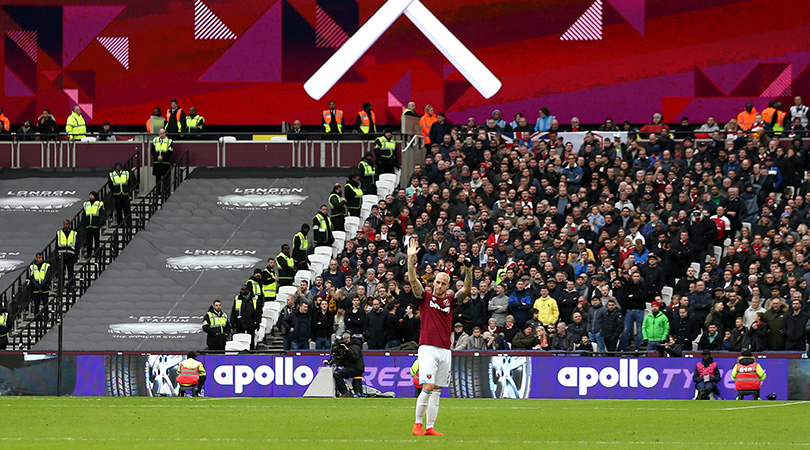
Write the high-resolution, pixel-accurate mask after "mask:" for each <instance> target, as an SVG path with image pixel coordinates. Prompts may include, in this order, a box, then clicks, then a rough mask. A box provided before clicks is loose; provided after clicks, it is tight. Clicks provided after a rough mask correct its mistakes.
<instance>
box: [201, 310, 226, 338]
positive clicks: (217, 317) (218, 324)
mask: <svg viewBox="0 0 810 450" xmlns="http://www.w3.org/2000/svg"><path fill="white" fill-rule="evenodd" d="M206 315H207V316H208V325H209V326H210V327H211V328H219V333H218V334H225V326H226V325H228V315H227V314H225V313H224V312H223V313H222V314H214V313H212V312H211V311H208V312H207V313H206Z"/></svg>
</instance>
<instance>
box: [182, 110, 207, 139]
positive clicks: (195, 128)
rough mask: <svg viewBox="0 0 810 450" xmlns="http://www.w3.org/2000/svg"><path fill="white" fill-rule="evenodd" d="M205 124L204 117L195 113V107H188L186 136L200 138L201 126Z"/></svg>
mask: <svg viewBox="0 0 810 450" xmlns="http://www.w3.org/2000/svg"><path fill="white" fill-rule="evenodd" d="M204 125H205V117H203V116H199V115H197V107H196V106H192V107H191V108H189V109H188V115H187V116H186V133H187V134H186V138H188V139H196V140H200V139H202V138H203V136H202V132H203V126H204Z"/></svg>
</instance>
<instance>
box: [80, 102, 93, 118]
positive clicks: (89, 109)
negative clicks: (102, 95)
mask: <svg viewBox="0 0 810 450" xmlns="http://www.w3.org/2000/svg"><path fill="white" fill-rule="evenodd" d="M79 108H81V110H82V111H84V112H85V113H86V114H87V115H88V116H90V118H91V119H92V118H93V104H92V103H79Z"/></svg>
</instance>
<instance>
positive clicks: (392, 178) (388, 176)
mask: <svg viewBox="0 0 810 450" xmlns="http://www.w3.org/2000/svg"><path fill="white" fill-rule="evenodd" d="M379 181H381V182H385V183H387V182H391V183H392V184H394V185H395V186H396V184H397V176H396V174H393V173H384V174H382V175H380V180H379ZM379 181H378V184H379Z"/></svg>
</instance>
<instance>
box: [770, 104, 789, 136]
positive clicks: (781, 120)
mask: <svg viewBox="0 0 810 450" xmlns="http://www.w3.org/2000/svg"><path fill="white" fill-rule="evenodd" d="M785 116H787V113H786V112H784V111H779V110H777V111H776V122H774V124H773V134H775V135H777V136H781V135H782V132H783V131H785Z"/></svg>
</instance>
